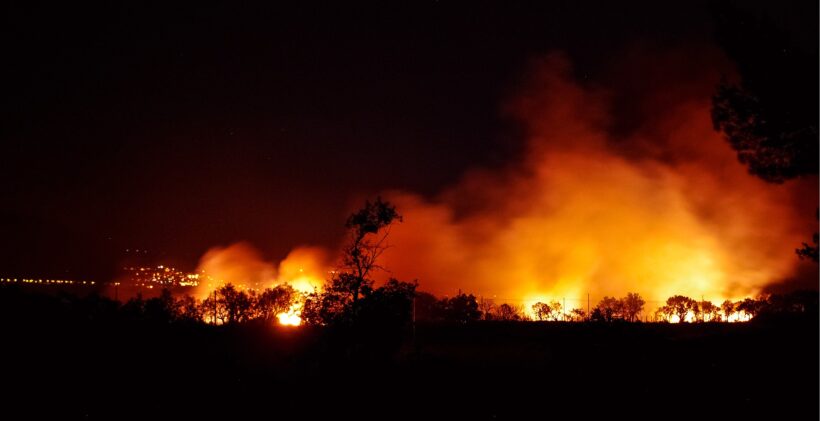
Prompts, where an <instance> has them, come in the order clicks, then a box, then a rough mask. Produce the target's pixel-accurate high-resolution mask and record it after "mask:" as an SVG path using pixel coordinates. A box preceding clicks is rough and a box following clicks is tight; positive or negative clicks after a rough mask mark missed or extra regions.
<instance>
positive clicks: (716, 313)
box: [698, 300, 720, 322]
mask: <svg viewBox="0 0 820 421" xmlns="http://www.w3.org/2000/svg"><path fill="white" fill-rule="evenodd" d="M698 307H699V309H700V311H699V312H698V316H699V317H698V321H701V322H714V321H716V320H719V319H720V307H718V306H716V305H714V304H712V302H711V301H708V300H703V301H701V302H700V303H698Z"/></svg>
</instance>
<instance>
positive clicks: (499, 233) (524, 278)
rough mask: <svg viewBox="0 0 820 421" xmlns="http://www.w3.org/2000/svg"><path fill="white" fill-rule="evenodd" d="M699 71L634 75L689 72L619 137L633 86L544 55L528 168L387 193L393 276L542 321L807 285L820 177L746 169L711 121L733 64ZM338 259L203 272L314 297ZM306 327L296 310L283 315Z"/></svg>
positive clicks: (230, 259) (223, 262)
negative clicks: (510, 307) (439, 187)
mask: <svg viewBox="0 0 820 421" xmlns="http://www.w3.org/2000/svg"><path fill="white" fill-rule="evenodd" d="M639 62H640V60H639ZM659 63H660V64H659ZM689 63H690V62H689V58H688V56H687V55H686V54H678V55H677V56H676V55H674V54H671V56H670V57H662V58H660V59H658V58H654V57H653V58H652V60H644V61H643V62H640V63H639V64H640V65H634V66H632V67H634V68H635V69H634V70H635V71H636V72H637V74H652V75H669V74H675V75H678V76H676V79H675V80H666V81H664V83H665V85H660V86H649V87H648V88H647V89H645V90H643V91H640V94H639V95H637V96H638V97H637V98H633V99H634V102H635V103H636V104H638V105H637V106H636V107H635V110H630V111H629V112H632V113H634V114H635V115H631V116H630V117H631V119H632V120H634V121H630V122H629V123H630V125H631V126H630V128H629V130H620V131H619V130H616V129H613V127H617V126H618V123H620V121H619V118H624V117H623V115H622V114H624V113H625V111H624V110H619V109H617V107H616V106H615V105H614V104H613V103H612V102H611V99H612V98H615V97H617V96H618V94H625V95H631V94H635V93H634V92H623V93H618V92H608V91H603V90H596V89H592V88H590V87H588V86H585V85H584V86H582V85H581V84H579V83H577V82H575V81H574V80H573V78H572V76H571V75H572V73H573V72H572V69H571V66H570V63H569V62H568V60H567V59H566V58H564V57H562V56H560V55H553V56H550V57H549V58H548V59H546V60H544V61H543V62H542V63H540V65H539V66H536V67H535V69H534V71H533V72H532V74H533V77H532V78H531V80H530V81H529V83H528V84H526V85H525V86H526V89H524V90H523V91H522V93H521V94H520V95H519V96H518V97H517V98H516V99H515V100H513V101H511V102H510V104H509V106H508V107H507V111H509V113H510V114H511V115H513V116H515V117H516V118H517V119H519V120H520V121H521V122H522V123H523V126H524V127H525V129H526V136H527V141H526V147H525V148H524V151H523V152H524V153H523V155H522V157H521V158H520V159H519V161H518V162H516V163H513V164H510V165H509V166H507V167H504V168H500V169H492V170H476V171H471V172H469V173H467V174H466V175H465V176H464V177H463V178H462V179H461V180H460V181H459V182H458V183H456V184H455V185H453V186H452V187H450V188H448V189H446V190H444V191H443V192H441V193H440V194H439V195H437V196H435V197H432V198H429V197H422V196H420V195H416V194H413V193H408V192H400V191H393V192H387V193H386V194H385V195H384V196H386V197H387V199H388V200H390V202H392V203H393V204H395V205H396V206H397V208H398V210H399V211H400V213H401V214H402V215H403V216H404V222H403V223H401V224H398V225H396V226H393V227H391V232H390V238H389V242H390V247H389V248H388V249H387V250H386V251H385V253H384V254H383V255H382V256H380V262H379V264H380V266H383V267H386V268H389V270H390V272H381V273H380V276H382V277H384V278H387V277H395V278H398V279H404V280H411V279H418V280H419V282H420V285H421V289H422V290H424V291H428V292H432V293H434V294H436V295H440V296H441V295H448V294H451V293H453V292H454V291H456V290H459V289H464V290H466V291H469V292H472V293H474V294H475V295H477V296H478V295H481V296H484V297H492V296H495V295H497V296H499V297H510V298H512V299H513V301H514V302H516V303H519V304H521V305H522V306H523V307H524V309H523V311H525V312H526V313H528V314H529V315H530V316H532V314H531V312H532V310H531V306H532V304H534V303H535V302H539V301H540V302H547V301H550V302H551V301H553V300H554V301H556V302H559V303H561V307H562V310H561V314H562V315H563V314H568V313H569V312H571V311H572V310H573V309H576V308H578V309H582V310H587V309H588V307H589V305H587V300H588V298H587V297H588V296H591V297H593V298H592V299H591V301H592V302H591V305H592V306H594V305H595V304H596V303H597V301H598V300H600V299H601V298H602V297H604V296H622V295H624V294H626V293H628V292H637V293H640V294H641V295H642V296H643V297H646V298H647V300H648V301H647V305H646V309H645V311H647V312H652V311H654V310H655V309H657V308H658V307H659V306H661V305H663V304H662V303H663V300H665V299H666V298H667V297H670V296H672V295H676V294H681V295H685V296H691V297H695V298H701V299H702V297H704V296H705V297H710V299H711V300H712V302H715V303H720V302H722V301H723V300H725V299H730V300H731V299H736V298H737V297H751V296H756V295H757V294H758V293H760V292H761V291H762V290H763V289H764V288H765V287H766V286H767V285H769V284H771V283H773V282H779V281H782V280H784V279H787V278H789V277H791V276H794V275H795V273H797V272H798V265H799V264H800V263H799V261H798V259H796V257H795V255H794V252H793V249H794V247H795V246H798V245H799V244H800V243H801V241H804V240H805V238H806V236H807V235H808V233H809V232H810V230H809V229H808V228H811V227H816V221H814V220H813V219H812V216H813V215H812V214H811V212H809V211H806V209H813V207H814V206H815V205H814V204H812V205H811V206H810V207H807V206H804V204H800V203H799V202H800V201H806V200H809V199H812V198H813V203H816V201H817V185H816V183H817V180H816V179H811V180H799V181H793V182H790V183H784V184H780V185H776V184H769V183H766V182H764V181H761V180H759V179H757V178H755V177H753V176H750V175H749V174H747V172H746V169H745V168H744V166H743V165H741V164H739V163H738V162H737V158H736V155H735V153H734V151H732V150H731V148H730V147H729V146H728V145H727V144H726V142H725V141H724V140H723V139H721V137H720V135H719V134H718V133H716V132H715V131H714V130H713V128H712V125H711V121H710V116H709V109H710V102H709V101H710V97H711V94H712V91H713V90H714V87H715V85H716V83H717V81H718V79H719V73H718V72H719V70H717V68H716V67H712V68H705V69H704V68H692V66H691V64H689ZM664 66H666V67H669V66H671V68H674V69H676V71H675V72H669V71H668V70H669V69H668V68H666V67H664ZM625 68H631V67H630V66H625ZM681 69H686V70H687V71H681ZM664 77H668V76H664ZM656 79H657V78H656ZM660 79H662V78H660ZM633 82H634V81H633ZM640 83H656V84H657V81H654V82H653V81H650V82H644V81H643V80H642V81H641V82H640ZM617 86H620V85H617ZM669 87H674V89H667V88H669ZM650 88H651V89H650ZM807 198H808V199H807ZM809 202H811V200H809ZM807 227H808V228H807ZM333 260H334V259H333V257H332V254H328V253H326V252H324V251H323V250H322V249H319V248H304V247H302V248H297V249H294V250H293V251H292V252H291V253H290V254H289V255H288V256H287V257H286V258H285V259H284V260H283V261H281V262H280V263H279V264H278V265H274V264H272V263H267V262H265V261H264V260H262V258H261V257H260V255H259V253H257V252H256V251H255V250H253V249H251V248H250V247H249V246H247V245H245V244H241V243H240V244H237V245H233V246H230V247H227V248H217V249H213V250H211V251H209V252H208V253H207V254H206V255H205V256H204V257H203V258H202V261H201V262H200V269H202V270H205V271H206V272H208V273H212V274H216V275H214V278H215V279H225V280H229V281H230V282H232V283H234V284H239V285H246V286H247V287H248V288H264V287H267V286H271V285H276V284H278V283H283V282H287V283H289V284H290V285H292V286H293V287H294V288H296V289H297V290H299V291H301V292H305V293H307V292H312V291H314V290H316V289H318V288H321V285H322V284H323V281H324V280H325V279H328V278H329V275H330V272H329V268H330V264H329V263H330V262H332V261H333ZM815 270H816V269H815ZM378 280H383V279H378ZM207 288H209V289H212V288H213V285H209V286H207ZM588 294H589V295H588ZM205 295H207V290H206V291H205V294H200V296H205ZM502 302H503V301H502V300H499V302H498V304H501V303H502ZM296 317H297V315H296V313H295V310H293V309H292V310H291V311H289V312H287V313H282V314H281V315H279V320H280V322H282V323H283V324H293V323H294V322H295V321H296V320H297V319H296ZM693 317H694V316H693ZM721 317H723V316H721ZM733 317H734V320H748V316H745V315H741V314H738V315H737V316H732V317H730V318H729V319H730V320H729V321H734V320H733ZM687 318H688V316H687V317H686V318H685V319H687ZM673 322H674V320H673Z"/></svg>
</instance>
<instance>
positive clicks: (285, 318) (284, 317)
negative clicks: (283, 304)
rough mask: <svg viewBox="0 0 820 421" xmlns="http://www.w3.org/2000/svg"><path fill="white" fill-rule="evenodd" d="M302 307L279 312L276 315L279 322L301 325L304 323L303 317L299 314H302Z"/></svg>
mask: <svg viewBox="0 0 820 421" xmlns="http://www.w3.org/2000/svg"><path fill="white" fill-rule="evenodd" d="M301 312H302V309H301V308H299V309H293V308H291V309H290V310H289V311H288V312H286V313H279V314H277V315H276V318H277V319H278V320H279V324H280V325H283V326H299V325H300V324H302V318H301V317H300V316H299V314H301Z"/></svg>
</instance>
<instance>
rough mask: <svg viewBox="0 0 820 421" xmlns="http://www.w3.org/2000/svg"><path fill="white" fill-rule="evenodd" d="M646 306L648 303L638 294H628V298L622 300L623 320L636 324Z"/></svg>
mask: <svg viewBox="0 0 820 421" xmlns="http://www.w3.org/2000/svg"><path fill="white" fill-rule="evenodd" d="M644 304H646V301H644V299H643V298H641V296H640V295H639V294H638V293H636V292H630V293H628V294H627V295H626V297H624V298H621V305H620V308H621V311H622V313H623V318H624V319H625V320H627V321H629V322H634V321H635V320H636V319H637V318H638V314H640V313H641V311H643V306H644Z"/></svg>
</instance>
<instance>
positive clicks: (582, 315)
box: [569, 308, 587, 322]
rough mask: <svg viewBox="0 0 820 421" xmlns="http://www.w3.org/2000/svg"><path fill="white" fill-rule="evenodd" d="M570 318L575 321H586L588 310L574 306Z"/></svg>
mask: <svg viewBox="0 0 820 421" xmlns="http://www.w3.org/2000/svg"><path fill="white" fill-rule="evenodd" d="M569 314H570V318H571V320H573V321H576V322H581V321H584V320H585V319H586V317H587V312H586V311H584V310H583V309H580V308H574V309H572V311H570V313H569Z"/></svg>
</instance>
